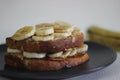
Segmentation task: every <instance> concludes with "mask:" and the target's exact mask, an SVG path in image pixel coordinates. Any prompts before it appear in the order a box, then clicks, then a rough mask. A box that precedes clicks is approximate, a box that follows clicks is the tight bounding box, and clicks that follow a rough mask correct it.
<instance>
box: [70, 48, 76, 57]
mask: <svg viewBox="0 0 120 80" xmlns="http://www.w3.org/2000/svg"><path fill="white" fill-rule="evenodd" d="M75 54H77V49H76V48H74V49H73V50H72V51H71V53H70V54H69V56H74V55H75Z"/></svg>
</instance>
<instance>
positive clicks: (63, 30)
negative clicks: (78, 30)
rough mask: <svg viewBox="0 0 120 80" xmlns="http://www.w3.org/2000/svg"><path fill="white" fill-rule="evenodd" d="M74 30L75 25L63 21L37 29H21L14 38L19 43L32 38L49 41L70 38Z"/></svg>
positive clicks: (42, 25)
mask: <svg viewBox="0 0 120 80" xmlns="http://www.w3.org/2000/svg"><path fill="white" fill-rule="evenodd" d="M73 30H74V26H73V25H71V24H69V23H66V22H62V21H58V22H55V23H42V24H38V25H36V27H32V26H25V27H23V28H21V29H19V30H18V31H17V32H16V33H15V34H14V35H13V36H12V38H13V39H15V40H18V41H19V40H23V39H26V38H29V37H31V36H32V39H33V40H35V41H49V40H54V39H55V38H63V37H68V36H70V35H71V34H72V32H73Z"/></svg>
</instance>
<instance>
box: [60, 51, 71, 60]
mask: <svg viewBox="0 0 120 80" xmlns="http://www.w3.org/2000/svg"><path fill="white" fill-rule="evenodd" d="M71 51H72V49H68V50H67V51H66V52H65V53H63V55H62V56H61V57H63V58H66V57H67V56H69V55H70V53H71Z"/></svg>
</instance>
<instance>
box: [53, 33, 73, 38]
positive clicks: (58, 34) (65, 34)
mask: <svg viewBox="0 0 120 80" xmlns="http://www.w3.org/2000/svg"><path fill="white" fill-rule="evenodd" d="M71 34H72V33H71V32H65V33H54V36H55V37H67V36H70V35H71Z"/></svg>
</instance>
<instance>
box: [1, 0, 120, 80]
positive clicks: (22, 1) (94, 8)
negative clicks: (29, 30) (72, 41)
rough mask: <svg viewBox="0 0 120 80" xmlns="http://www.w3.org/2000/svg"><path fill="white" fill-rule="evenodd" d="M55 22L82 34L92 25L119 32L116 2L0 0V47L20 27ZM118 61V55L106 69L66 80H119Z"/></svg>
mask: <svg viewBox="0 0 120 80" xmlns="http://www.w3.org/2000/svg"><path fill="white" fill-rule="evenodd" d="M56 20H61V21H66V22H70V23H72V24H74V25H77V26H78V27H79V28H80V29H81V30H82V31H83V32H84V33H85V31H86V30H87V28H88V27H89V26H90V25H93V24H95V25H98V26H101V27H104V28H106V29H110V30H113V31H118V32H120V0H0V43H5V38H6V37H9V36H11V35H13V33H14V32H15V31H16V30H17V29H19V28H20V27H23V26H25V25H33V26H34V25H36V24H38V23H42V22H54V21H56ZM119 58H120V54H119V53H118V58H117V60H116V61H115V62H114V63H113V64H112V65H110V66H109V67H107V68H105V69H103V70H101V71H98V72H95V73H91V74H87V75H84V76H79V77H76V78H71V79H70V80H119V79H120V71H119V70H120V59H119ZM1 79H2V80H7V79H4V78H2V77H1V78H0V80H1Z"/></svg>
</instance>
